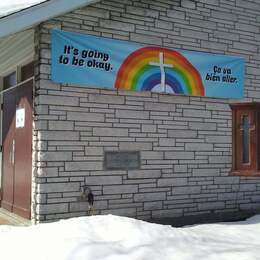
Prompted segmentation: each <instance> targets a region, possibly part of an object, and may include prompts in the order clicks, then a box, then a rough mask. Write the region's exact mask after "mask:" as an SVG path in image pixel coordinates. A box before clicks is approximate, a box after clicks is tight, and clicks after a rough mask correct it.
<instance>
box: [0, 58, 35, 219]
mask: <svg viewBox="0 0 260 260" xmlns="http://www.w3.org/2000/svg"><path fill="white" fill-rule="evenodd" d="M32 62H33V60H31V59H30V62H28V60H27V63H26V64H25V66H26V65H28V64H30V63H32ZM22 67H23V66H20V65H19V66H16V70H15V71H14V70H13V71H12V70H8V72H9V73H5V76H7V75H9V74H10V73H12V72H15V73H16V81H17V84H16V85H14V86H12V87H10V88H8V89H5V90H4V86H3V78H4V77H5V76H3V75H2V76H0V89H1V90H2V91H0V101H1V111H0V113H1V116H0V120H1V127H0V128H1V134H0V152H1V156H0V157H1V165H0V170H1V172H0V207H1V202H2V198H3V140H2V133H3V94H4V93H5V92H8V91H10V90H12V89H15V88H17V87H23V85H24V84H26V83H27V82H30V81H32V142H33V115H34V91H35V78H34V72H33V76H32V77H29V78H27V79H25V80H23V81H21V69H22ZM32 147H33V144H32ZM31 156H32V165H31V166H33V153H32V155H31ZM32 172H33V169H31V182H32V178H33V176H32ZM32 195H33V192H32V185H31V190H30V217H29V219H31V216H32V212H31V205H32Z"/></svg>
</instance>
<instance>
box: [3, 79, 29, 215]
mask: <svg viewBox="0 0 260 260" xmlns="http://www.w3.org/2000/svg"><path fill="white" fill-rule="evenodd" d="M32 92H33V80H30V81H27V82H26V83H24V84H22V85H21V86H18V87H16V88H14V89H10V90H9V91H7V92H5V93H4V95H3V166H2V201H1V206H2V207H3V208H5V209H7V210H8V211H11V212H13V213H15V214H17V215H20V216H22V217H25V218H30V217H31V181H32V177H31V176H32Z"/></svg>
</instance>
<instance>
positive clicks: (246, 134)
mask: <svg viewBox="0 0 260 260" xmlns="http://www.w3.org/2000/svg"><path fill="white" fill-rule="evenodd" d="M230 107H231V109H232V117H233V126H232V135H233V144H232V151H233V154H232V157H233V162H232V174H234V175H240V176H260V167H259V166H260V158H259V156H258V154H259V150H260V147H259V146H260V138H259V136H260V133H259V130H260V128H259V126H260V103H236V104H231V105H230Z"/></svg>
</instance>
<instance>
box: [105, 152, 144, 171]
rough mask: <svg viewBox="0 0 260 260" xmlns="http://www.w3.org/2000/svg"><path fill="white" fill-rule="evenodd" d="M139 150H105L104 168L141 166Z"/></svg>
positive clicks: (121, 168) (125, 168)
mask: <svg viewBox="0 0 260 260" xmlns="http://www.w3.org/2000/svg"><path fill="white" fill-rule="evenodd" d="M140 164H141V163H140V152H139V151H117V152H115V151H111V152H109V151H108V152H105V161H104V168H105V169H106V170H134V169H139V168H140Z"/></svg>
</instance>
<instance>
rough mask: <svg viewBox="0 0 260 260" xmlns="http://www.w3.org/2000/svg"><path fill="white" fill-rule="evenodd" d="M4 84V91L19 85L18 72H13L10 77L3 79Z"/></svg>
mask: <svg viewBox="0 0 260 260" xmlns="http://www.w3.org/2000/svg"><path fill="white" fill-rule="evenodd" d="M3 83H4V89H8V88H10V87H13V86H15V85H16V84H17V80H16V72H15V71H14V72H12V73H10V74H9V75H7V76H5V77H4V78H3Z"/></svg>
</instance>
